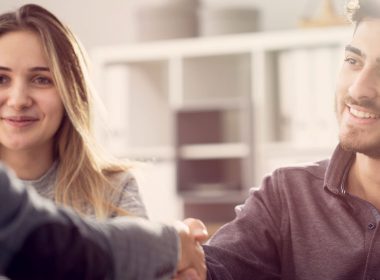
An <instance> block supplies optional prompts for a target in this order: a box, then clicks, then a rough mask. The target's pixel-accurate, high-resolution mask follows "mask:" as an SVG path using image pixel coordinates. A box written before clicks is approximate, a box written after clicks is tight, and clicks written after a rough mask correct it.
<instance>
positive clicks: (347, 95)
mask: <svg viewBox="0 0 380 280" xmlns="http://www.w3.org/2000/svg"><path fill="white" fill-rule="evenodd" d="M336 113H337V118H338V123H339V140H340V143H341V145H342V146H343V147H344V148H346V149H348V150H352V151H355V152H359V153H363V154H366V155H368V156H371V157H376V158H380V19H366V20H364V21H362V22H361V23H360V24H359V26H358V28H357V30H356V32H355V34H354V36H353V38H352V41H351V43H350V44H349V45H347V47H346V51H345V59H344V63H343V67H342V69H341V72H340V75H339V77H338V83H337V93H336Z"/></svg>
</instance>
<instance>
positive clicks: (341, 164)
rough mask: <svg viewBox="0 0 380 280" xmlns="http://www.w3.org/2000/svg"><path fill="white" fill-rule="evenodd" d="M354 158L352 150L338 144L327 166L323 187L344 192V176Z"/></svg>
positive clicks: (336, 191) (337, 192)
mask: <svg viewBox="0 0 380 280" xmlns="http://www.w3.org/2000/svg"><path fill="white" fill-rule="evenodd" d="M354 158H355V153H354V152H349V151H346V150H344V149H343V148H342V147H341V146H340V145H338V146H337V147H336V148H335V151H334V153H333V155H332V157H331V159H330V161H329V164H328V166H327V170H326V174H325V181H324V187H325V188H327V189H328V190H329V191H331V192H333V193H334V194H338V195H339V194H345V189H346V187H345V184H346V178H347V175H348V171H349V170H350V167H351V165H352V163H353V160H354Z"/></svg>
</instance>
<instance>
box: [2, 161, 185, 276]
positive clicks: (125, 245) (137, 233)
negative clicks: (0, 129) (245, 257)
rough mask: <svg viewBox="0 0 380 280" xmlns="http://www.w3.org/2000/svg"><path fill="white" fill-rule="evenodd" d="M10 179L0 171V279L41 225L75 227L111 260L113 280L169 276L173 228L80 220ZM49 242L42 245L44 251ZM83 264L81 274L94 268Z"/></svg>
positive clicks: (135, 221) (174, 254)
mask: <svg viewBox="0 0 380 280" xmlns="http://www.w3.org/2000/svg"><path fill="white" fill-rule="evenodd" d="M9 174H10V173H9V172H8V173H7V172H5V168H4V167H3V166H0V186H1V187H0V225H1V227H0V274H2V273H3V272H4V271H5V269H6V267H7V265H8V264H9V262H10V261H11V259H12V256H13V255H14V254H15V253H16V252H17V251H18V250H19V248H21V246H22V244H23V242H24V241H25V239H26V238H27V237H28V234H30V233H31V232H33V231H34V230H35V229H36V228H38V227H40V226H41V225H42V226H43V225H46V224H49V223H59V224H61V225H63V226H64V225H65V224H66V225H68V226H73V225H74V226H75V227H77V228H78V231H77V233H78V234H81V235H83V237H85V238H86V239H90V240H92V242H93V243H94V244H96V245H97V246H99V247H100V248H103V250H105V252H107V253H108V255H111V257H112V261H113V271H111V272H110V275H113V277H112V279H115V280H118V279H136V280H146V279H160V280H161V279H171V277H172V276H173V274H174V272H175V269H176V265H177V262H178V250H179V247H178V246H180V244H179V239H178V236H177V234H176V231H175V229H174V228H173V227H170V226H165V225H161V224H158V223H153V222H149V221H147V220H145V219H140V218H131V217H122V218H116V219H111V220H110V221H109V222H102V223H95V222H94V221H93V220H86V219H82V218H80V217H78V216H77V215H76V214H75V213H73V212H72V211H70V210H67V209H64V208H62V207H58V206H56V205H54V203H52V202H51V201H50V200H47V199H43V198H41V197H40V196H38V195H37V194H36V192H35V190H34V189H33V188H25V187H24V186H23V185H22V184H21V183H20V181H18V180H15V178H14V177H12V176H9ZM51 234H53V232H52V233H51ZM60 234H61V233H60ZM52 240H57V238H56V237H54V238H52ZM39 242H43V240H39ZM49 242H50V241H49V240H46V246H49ZM40 245H41V244H40ZM85 255H86V254H85ZM36 256H38V254H36ZM57 257H58V258H60V257H65V256H57ZM87 257H88V258H91V256H87ZM64 261H67V260H62V262H64ZM86 263H88V264H89V265H90V267H86V266H84V267H83V269H96V268H95V267H92V266H94V265H96V264H95V263H92V262H91V261H89V260H87V262H86Z"/></svg>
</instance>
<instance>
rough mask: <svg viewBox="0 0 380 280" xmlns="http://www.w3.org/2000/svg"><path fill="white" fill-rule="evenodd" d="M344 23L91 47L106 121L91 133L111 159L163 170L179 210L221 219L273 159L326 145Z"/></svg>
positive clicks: (330, 138)
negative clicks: (159, 165)
mask: <svg viewBox="0 0 380 280" xmlns="http://www.w3.org/2000/svg"><path fill="white" fill-rule="evenodd" d="M350 34H351V31H350V29H349V28H347V27H344V28H332V29H314V30H297V31H280V32H270V33H255V34H245V35H231V36H222V37H213V38H196V39H186V40H172V41H162V42H151V43H139V44H131V45H124V46H107V47H99V48H97V49H96V50H94V51H93V52H92V61H93V66H94V77H95V81H96V82H97V84H96V86H97V89H98V91H99V92H100V95H101V99H102V100H103V102H104V104H105V106H106V109H107V110H108V118H107V119H106V120H105V122H106V124H107V125H108V128H109V133H105V130H104V129H103V128H101V126H100V125H99V123H100V122H99V121H97V123H96V125H97V135H98V137H99V139H100V140H101V143H103V145H105V147H106V148H107V149H108V150H110V151H111V152H113V153H114V154H115V155H117V156H120V157H128V158H137V159H146V160H150V159H155V160H159V161H165V162H167V163H170V164H172V166H173V173H171V174H174V177H175V178H173V184H175V189H176V190H177V192H178V194H179V196H180V197H182V198H183V201H184V208H183V211H184V214H185V216H189V215H190V216H197V217H200V218H203V219H205V220H206V222H207V221H209V222H225V221H226V220H229V219H230V218H232V217H233V216H234V213H233V211H232V209H233V205H235V204H236V203H239V202H242V201H243V199H244V198H245V197H246V195H247V189H248V188H250V187H252V186H257V185H258V184H259V183H260V182H261V179H262V177H263V175H264V174H265V173H266V172H268V171H270V170H271V169H273V168H274V167H277V166H279V165H282V164H291V163H295V162H297V161H306V160H317V159H320V157H324V156H327V155H329V153H330V152H331V150H332V149H333V147H334V146H335V144H336V142H337V141H336V125H335V117H334V107H333V106H334V84H335V77H336V73H337V72H338V69H339V66H340V64H341V63H342V61H343V46H344V45H345V44H346V43H347V42H348V41H349V39H350Z"/></svg>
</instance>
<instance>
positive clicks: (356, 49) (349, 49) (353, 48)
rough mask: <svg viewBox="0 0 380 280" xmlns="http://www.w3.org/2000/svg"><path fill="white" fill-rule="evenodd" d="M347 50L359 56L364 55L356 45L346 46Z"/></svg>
mask: <svg viewBox="0 0 380 280" xmlns="http://www.w3.org/2000/svg"><path fill="white" fill-rule="evenodd" d="M345 50H346V51H349V52H352V53H354V54H357V55H359V56H364V55H363V53H362V51H361V50H359V49H358V48H355V47H354V46H351V45H347V46H346V47H345Z"/></svg>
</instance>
